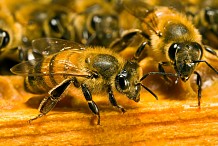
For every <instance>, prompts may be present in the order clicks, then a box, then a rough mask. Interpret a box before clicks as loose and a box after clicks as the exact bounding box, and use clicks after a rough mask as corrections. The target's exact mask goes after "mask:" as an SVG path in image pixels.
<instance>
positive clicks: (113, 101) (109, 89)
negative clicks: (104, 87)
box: [108, 87, 126, 113]
mask: <svg viewBox="0 0 218 146" xmlns="http://www.w3.org/2000/svg"><path fill="white" fill-rule="evenodd" d="M108 94H109V101H110V103H111V104H112V105H113V106H114V107H116V108H118V109H120V110H121V111H122V113H125V112H126V110H125V109H124V108H123V107H122V106H120V105H118V104H117V101H116V99H115V97H114V94H113V91H112V90H111V87H109V88H108Z"/></svg>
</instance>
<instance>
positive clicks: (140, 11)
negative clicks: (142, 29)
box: [122, 0, 154, 20]
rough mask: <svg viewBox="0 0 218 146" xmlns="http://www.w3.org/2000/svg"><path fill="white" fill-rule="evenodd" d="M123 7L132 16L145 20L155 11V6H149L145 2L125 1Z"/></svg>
mask: <svg viewBox="0 0 218 146" xmlns="http://www.w3.org/2000/svg"><path fill="white" fill-rule="evenodd" d="M122 5H123V7H124V8H125V9H126V10H127V11H129V13H131V14H132V15H134V16H136V17H137V18H139V19H140V20H143V19H144V18H145V17H146V16H147V15H148V13H150V12H152V11H153V10H154V6H151V5H149V4H148V3H146V2H145V0H123V1H122Z"/></svg>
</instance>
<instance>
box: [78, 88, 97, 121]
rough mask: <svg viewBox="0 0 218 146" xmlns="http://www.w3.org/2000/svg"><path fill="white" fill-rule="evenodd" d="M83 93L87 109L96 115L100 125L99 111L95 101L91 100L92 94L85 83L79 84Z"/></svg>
mask: <svg viewBox="0 0 218 146" xmlns="http://www.w3.org/2000/svg"><path fill="white" fill-rule="evenodd" d="M81 87H82V92H83V95H84V96H85V99H86V101H87V102H88V105H89V109H90V110H91V111H92V112H93V113H94V114H95V115H97V117H98V122H97V124H98V125H100V113H99V109H98V106H97V105H96V103H95V102H94V101H93V100H92V94H91V92H90V91H89V89H88V88H87V86H86V84H81Z"/></svg>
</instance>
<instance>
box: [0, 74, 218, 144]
mask: <svg viewBox="0 0 218 146" xmlns="http://www.w3.org/2000/svg"><path fill="white" fill-rule="evenodd" d="M0 82H1V93H2V94H1V97H0V107H1V109H0V110H1V112H0V117H1V118H0V145H97V144H102V145H144V144H147V145H151V144H152V145H166V144H167V145H181V144H182V145H190V144H191V145H197V144H200V145H206V144H211V145H214V144H218V138H217V137H218V122H217V121H218V114H217V110H218V94H217V93H218V91H217V90H216V88H217V87H218V82H214V83H213V85H212V86H210V87H207V88H205V89H204V90H203V99H202V106H201V109H198V108H197V107H196V105H197V99H196V97H193V98H187V99H180V100H178V99H170V98H166V95H160V94H159V92H157V94H158V96H159V100H158V101H156V100H155V99H154V98H153V97H152V96H151V95H150V94H148V93H146V92H145V91H143V92H142V95H141V101H140V102H139V103H134V102H133V101H130V100H129V99H127V98H126V97H123V96H119V95H116V97H117V99H118V102H119V103H120V104H121V105H123V106H124V107H125V108H126V109H127V112H126V113H124V114H122V113H120V112H119V111H118V110H117V109H114V108H112V107H111V105H110V104H109V102H108V99H107V98H106V97H100V96H95V97H94V98H95V101H96V103H97V104H98V105H99V108H100V112H101V125H96V122H97V118H96V117H95V116H94V115H92V114H91V112H90V111H89V109H88V106H87V104H86V102H85V100H83V99H81V100H80V99H79V100H77V99H72V98H70V97H66V98H64V99H63V101H61V102H60V103H59V104H58V105H57V107H56V108H55V109H54V110H53V111H51V112H49V113H48V115H46V116H44V117H42V118H40V119H37V120H36V121H33V122H32V123H30V124H29V123H28V120H29V119H30V118H33V117H34V116H36V115H37V114H38V111H37V107H38V105H39V103H40V101H41V99H42V97H37V96H34V95H32V94H29V93H26V92H25V91H24V89H23V78H22V77H18V76H11V77H8V76H5V77H0ZM3 87H5V88H4V89H3ZM6 93H7V94H8V93H10V94H9V96H5V94H6Z"/></svg>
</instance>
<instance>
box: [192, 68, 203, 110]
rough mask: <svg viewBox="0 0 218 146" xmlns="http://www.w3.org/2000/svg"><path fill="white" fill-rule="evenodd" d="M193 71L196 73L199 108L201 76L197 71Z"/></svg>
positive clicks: (199, 103) (199, 104)
mask: <svg viewBox="0 0 218 146" xmlns="http://www.w3.org/2000/svg"><path fill="white" fill-rule="evenodd" d="M194 73H195V74H196V75H197V80H196V84H197V86H198V107H199V108H200V106H201V90H202V89H201V86H202V80H201V76H200V74H199V73H198V72H196V71H194Z"/></svg>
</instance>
